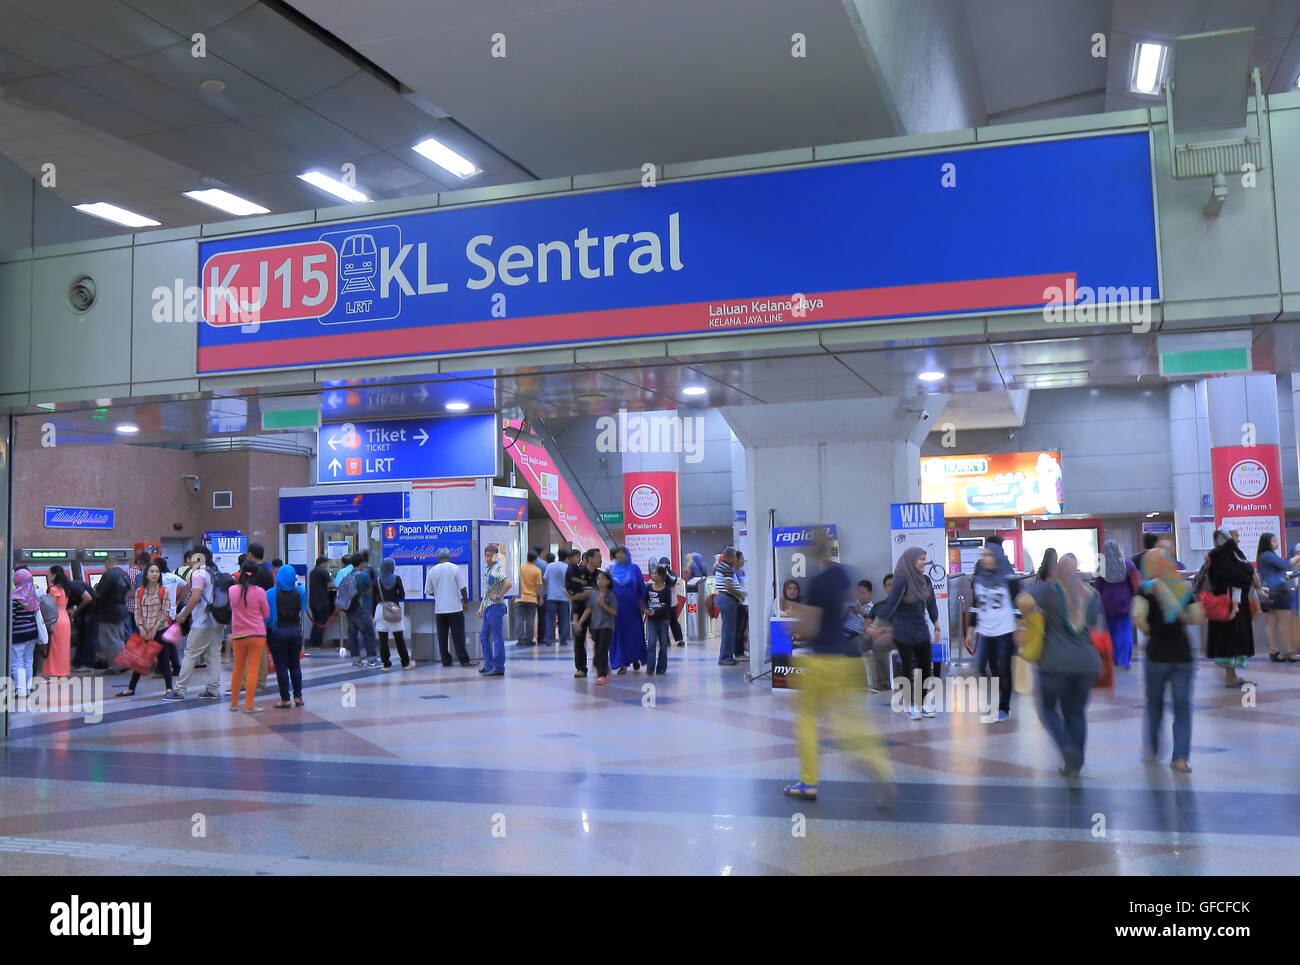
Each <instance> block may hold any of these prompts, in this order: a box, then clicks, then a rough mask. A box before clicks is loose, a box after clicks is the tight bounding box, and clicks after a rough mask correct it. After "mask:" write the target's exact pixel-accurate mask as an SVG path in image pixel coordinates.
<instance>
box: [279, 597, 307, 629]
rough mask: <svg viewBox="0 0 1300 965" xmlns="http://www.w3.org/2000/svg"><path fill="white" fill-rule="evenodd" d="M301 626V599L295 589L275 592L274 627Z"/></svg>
mask: <svg viewBox="0 0 1300 965" xmlns="http://www.w3.org/2000/svg"><path fill="white" fill-rule="evenodd" d="M301 624H302V597H300V596H298V591H297V589H293V590H282V589H279V588H277V589H276V591H275V625H276V626H277V627H297V626H300V625H301Z"/></svg>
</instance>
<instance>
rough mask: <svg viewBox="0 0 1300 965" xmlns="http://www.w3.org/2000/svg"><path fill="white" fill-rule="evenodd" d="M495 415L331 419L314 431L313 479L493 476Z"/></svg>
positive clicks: (497, 441) (496, 443) (495, 467)
mask: <svg viewBox="0 0 1300 965" xmlns="http://www.w3.org/2000/svg"><path fill="white" fill-rule="evenodd" d="M500 451H501V443H500V439H499V437H498V435H497V422H496V416H495V415H494V414H493V413H490V412H488V413H484V414H483V415H463V416H441V417H435V418H423V419H381V420H374V421H369V422H360V421H358V422H338V423H336V422H331V423H327V424H326V425H323V426H321V427H320V428H319V429H318V430H317V432H316V481H317V482H318V483H358V482H393V481H396V480H405V479H462V478H468V477H474V476H488V477H491V476H495V475H496V474H497V472H498V471H499V469H500V466H499V465H498V463H499V459H498V458H497V457H498V454H499V453H500Z"/></svg>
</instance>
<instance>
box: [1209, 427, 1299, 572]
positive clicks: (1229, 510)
mask: <svg viewBox="0 0 1300 965" xmlns="http://www.w3.org/2000/svg"><path fill="white" fill-rule="evenodd" d="M1210 469H1211V472H1212V473H1213V476H1214V518H1215V520H1216V521H1217V522H1218V528H1219V529H1222V530H1228V531H1232V530H1236V531H1237V545H1238V546H1240V547H1241V549H1242V552H1244V553H1245V554H1246V556H1247V557H1253V556H1254V555H1255V547H1256V546H1257V545H1259V537H1260V534H1261V533H1273V534H1275V535H1277V536H1278V537H1279V538H1283V537H1284V533H1285V530H1284V529H1283V518H1284V517H1283V509H1284V507H1283V504H1282V461H1281V458H1280V455H1279V450H1278V447H1277V446H1272V445H1268V446H1219V447H1218V448H1215V449H1211V450H1210Z"/></svg>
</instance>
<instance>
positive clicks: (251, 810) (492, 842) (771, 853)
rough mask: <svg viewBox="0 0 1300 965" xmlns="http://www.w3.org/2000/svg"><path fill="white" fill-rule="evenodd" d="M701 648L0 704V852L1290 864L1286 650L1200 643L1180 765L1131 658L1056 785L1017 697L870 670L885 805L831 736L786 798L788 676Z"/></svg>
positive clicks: (1151, 869)
mask: <svg viewBox="0 0 1300 965" xmlns="http://www.w3.org/2000/svg"><path fill="white" fill-rule="evenodd" d="M714 647H715V644H707V645H705V647H704V648H703V649H701V647H700V646H698V645H692V646H688V647H687V648H684V649H679V648H674V650H673V654H672V656H673V663H672V664H671V666H670V670H669V673H668V675H667V676H665V677H662V678H658V677H656V678H650V679H652V680H653V682H654V690H653V695H652V696H653V698H654V699H653V701H651V700H650V699H649V696H647V695H646V694H644V693H643V687H644V686H645V685H646V684H647V682H648V680H647V678H646V677H645V676H644V675H643V674H640V673H632V672H629V673H628V674H627V675H626V676H622V677H617V676H616V677H613V678H611V683H610V684H609V685H608V686H603V687H601V686H597V684H596V682H595V678H594V676H593V677H588V678H587V679H585V680H575V679H573V677H572V673H573V665H572V662H571V661H572V657H571V654H570V648H567V647H566V648H559V649H557V648H553V647H547V648H538V649H526V650H524V649H516V648H514V647H511V648H510V654H509V658H510V662H509V665H508V675H507V676H506V677H505V678H497V679H492V678H482V677H480V676H479V675H478V674H477V673H476V672H475V671H474V670H473V669H464V668H460V667H456V668H443V667H442V666H440V665H432V666H431V665H428V664H420V665H419V667H418V668H417V669H415V670H409V671H402V670H399V669H394V670H392V671H390V672H388V673H384V674H381V673H379V672H377V671H360V670H354V669H353V668H352V667H351V666H350V664H349V663H348V662H347V661H342V660H339V659H338V658H337V657H336V656H334V655H332V654H331V655H329V656H313V657H312V658H311V659H309V660H308V661H306V662H305V666H307V677H308V685H307V689H306V691H305V697H306V701H307V707H306V708H304V709H301V710H276V709H273V708H272V704H273V703H274V702H275V700H276V698H275V697H274V696H273V695H269V696H264V697H261V698H259V704H260V705H261V706H264V707H266V708H267V710H266V712H265V713H263V714H260V715H256V716H251V717H249V716H244V715H242V714H231V713H228V712H227V710H226V705H225V702H224V701H202V700H198V699H189V700H186V701H184V702H180V703H165V702H162V701H160V700H159V699H158V695H159V694H160V693H161V691H162V682H161V681H158V680H149V681H144V682H142V683H141V686H140V688H139V695H138V696H136V697H134V698H123V699H116V700H113V699H110V700H109V705H110V710H109V713H108V714H107V715H106V716H105V718H104V720H103V722H101V723H99V724H88V723H85V722H84V721H82V720H81V719H79V718H77V719H72V718H71V717H70V715H67V714H61V715H55V714H21V715H14V717H13V718H12V720H13V727H14V730H13V734H12V735H11V737H10V740H9V742H8V745H7V747H5V748H4V749H3V750H2V751H0V777H2V778H3V780H2V781H0V873H5V874H91V875H99V874H105V875H119V874H204V875H207V874H349V875H354V874H362V875H364V874H439V873H446V874H615V875H622V874H707V875H718V874H724V875H725V874H750V875H757V874H891V875H910V874H922V875H933V874H944V875H953V874H981V875H983V874H1001V873H1007V874H1108V875H1109V874H1144V875H1145V874H1156V875H1161V874H1295V873H1297V872H1300V782H1298V780H1297V776H1298V775H1300V744H1298V743H1297V741H1296V740H1295V737H1296V735H1297V727H1300V665H1290V666H1286V665H1277V664H1272V665H1270V664H1268V663H1267V662H1266V661H1265V660H1261V659H1259V658H1256V659H1255V660H1254V661H1253V662H1252V663H1253V664H1256V665H1253V666H1251V667H1250V668H1249V669H1248V671H1246V673H1245V676H1246V677H1247V678H1248V679H1251V680H1254V681H1255V682H1256V683H1257V684H1258V692H1257V694H1256V704H1255V706H1253V707H1244V706H1243V701H1242V697H1241V695H1240V694H1239V693H1237V692H1235V691H1231V690H1228V689H1225V688H1224V687H1223V686H1222V676H1221V672H1220V671H1218V670H1216V668H1214V667H1213V666H1212V665H1209V664H1206V663H1204V662H1202V663H1201V665H1200V667H1199V668H1198V669H1199V674H1198V677H1197V684H1196V693H1195V722H1194V729H1193V750H1192V758H1191V763H1192V767H1193V773H1192V774H1190V775H1178V774H1175V773H1173V772H1171V771H1170V769H1169V767H1168V764H1167V761H1165V762H1162V763H1158V764H1148V763H1144V762H1143V761H1142V760H1141V758H1140V753H1139V743H1138V741H1139V730H1140V727H1141V721H1142V704H1141V700H1140V696H1139V691H1140V687H1141V683H1142V673H1141V668H1140V667H1139V666H1138V665H1137V664H1135V667H1134V672H1133V673H1131V674H1119V675H1117V676H1118V681H1117V686H1116V689H1115V690H1114V692H1097V691H1094V697H1093V700H1092V702H1091V704H1090V705H1089V714H1088V720H1089V727H1090V731H1089V745H1088V763H1087V766H1086V768H1085V771H1084V777H1083V779H1082V780H1081V781H1079V782H1077V783H1075V784H1073V785H1070V784H1066V783H1065V782H1064V781H1063V780H1062V778H1061V777H1059V776H1058V774H1057V768H1058V767H1059V764H1060V762H1059V759H1058V757H1057V755H1056V753H1055V751H1054V749H1053V748H1052V747H1051V745H1050V742H1049V741H1048V739H1047V736H1046V734H1045V732H1044V730H1043V728H1042V726H1041V725H1040V724H1039V722H1038V720H1037V718H1036V716H1035V715H1034V713H1033V709H1032V707H1031V704H1030V699H1029V698H1023V697H1020V696H1017V697H1016V698H1015V701H1014V702H1013V705H1012V717H1011V720H1009V721H1006V722H1003V723H993V724H988V723H982V722H981V720H980V717H979V715H978V714H975V713H950V714H940V715H939V716H938V717H937V718H935V719H933V720H924V721H915V722H914V721H910V720H908V719H907V718H906V717H905V716H903V715H900V714H896V713H893V712H892V711H891V710H890V708H889V706H888V701H887V698H886V697H885V696H873V697H869V698H868V697H866V696H864V698H863V712H864V713H867V714H869V715H870V716H871V718H872V719H873V720H874V721H875V723H876V725H877V726H878V727H879V728H880V730H881V731H882V732H883V734H884V736H885V738H886V742H887V749H888V753H889V755H890V757H891V759H892V761H893V762H894V766H895V770H896V774H897V778H898V781H899V792H900V800H899V804H898V805H897V807H896V808H894V809H892V810H888V811H882V810H880V809H878V808H877V807H875V805H874V804H873V797H872V794H871V793H870V788H869V786H868V785H867V784H865V783H863V781H864V779H863V778H862V777H860V776H859V774H858V772H856V771H855V770H854V769H853V768H852V767H851V766H850V762H849V760H848V758H847V756H846V755H843V754H840V753H839V752H837V750H836V748H835V746H834V744H833V742H831V741H830V739H829V737H828V738H827V740H825V741H823V748H822V754H823V765H822V783H821V800H819V801H816V802H795V801H791V800H790V799H787V798H786V797H784V796H783V795H782V793H781V791H782V787H783V786H784V784H785V783H787V782H789V781H792V780H794V779H796V778H797V776H798V766H797V757H796V754H795V746H794V742H793V739H792V734H791V723H790V721H791V718H792V710H793V698H792V696H791V695H790V694H788V693H778V694H773V693H772V692H771V690H770V689H769V688H768V686H767V685H766V682H765V681H764V682H757V683H754V684H749V683H746V682H745V680H744V678H743V675H742V670H741V668H737V667H731V668H727V667H719V666H717V664H716V651H715V649H714ZM228 679H229V677H228V673H227V676H226V680H228ZM124 680H125V678H123V677H114V678H109V686H108V687H107V688H106V689H107V692H109V693H112V692H114V691H115V690H117V689H120V688H119V687H115V686H112V685H113V684H121V683H123V682H124ZM651 702H652V703H653V706H647V704H650V703H651ZM1166 728H1168V724H1167V723H1166ZM800 815H803V818H800V817H799V816H800Z"/></svg>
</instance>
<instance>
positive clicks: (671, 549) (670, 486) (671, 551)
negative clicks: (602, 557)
mask: <svg viewBox="0 0 1300 965" xmlns="http://www.w3.org/2000/svg"><path fill="white" fill-rule="evenodd" d="M623 541H624V543H625V544H626V545H627V551H628V555H630V556H631V557H632V562H633V563H635V564H636V565H637V566H639V567H641V571H642V572H643V573H645V574H646V575H647V576H648V575H649V573H650V568H649V567H648V564H649V563H650V562H651V561H653V562H654V564H655V565H658V563H659V560H660V558H662V557H664V556H666V557H668V559H669V560H672V561H676V560H680V559H681V543H682V538H681V513H680V508H679V506H678V502H677V473H675V472H625V473H623ZM673 565H677V564H676V562H674V564H673Z"/></svg>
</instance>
